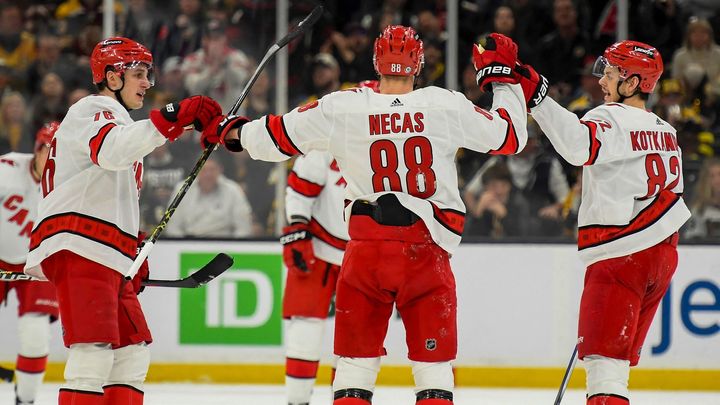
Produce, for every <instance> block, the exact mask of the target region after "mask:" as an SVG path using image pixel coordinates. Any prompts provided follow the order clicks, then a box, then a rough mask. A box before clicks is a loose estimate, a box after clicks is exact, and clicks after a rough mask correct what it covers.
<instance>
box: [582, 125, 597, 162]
mask: <svg viewBox="0 0 720 405" xmlns="http://www.w3.org/2000/svg"><path fill="white" fill-rule="evenodd" d="M580 123H581V124H583V125H585V126H586V127H587V128H588V135H589V137H590V150H589V151H588V160H587V162H585V163H583V166H589V165H592V164H594V163H595V161H596V160H597V158H598V154H599V153H600V147H601V146H602V144H601V143H600V140H599V139H598V138H597V123H595V122H592V121H583V120H580Z"/></svg>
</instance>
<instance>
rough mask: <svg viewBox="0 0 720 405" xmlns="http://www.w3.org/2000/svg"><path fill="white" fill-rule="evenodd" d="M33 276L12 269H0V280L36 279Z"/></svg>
mask: <svg viewBox="0 0 720 405" xmlns="http://www.w3.org/2000/svg"><path fill="white" fill-rule="evenodd" d="M36 280H37V279H36V278H35V277H33V276H28V275H27V274H25V273H18V272H14V271H7V270H0V281H36Z"/></svg>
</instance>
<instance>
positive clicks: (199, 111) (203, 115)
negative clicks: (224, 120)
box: [150, 96, 222, 141]
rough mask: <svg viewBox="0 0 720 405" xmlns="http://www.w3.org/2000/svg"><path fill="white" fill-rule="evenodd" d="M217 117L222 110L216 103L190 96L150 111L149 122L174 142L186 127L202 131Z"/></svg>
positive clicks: (208, 99)
mask: <svg viewBox="0 0 720 405" xmlns="http://www.w3.org/2000/svg"><path fill="white" fill-rule="evenodd" d="M219 115H222V108H221V107H220V104H218V103H217V101H215V100H213V99H211V98H210V97H206V96H192V97H188V98H186V99H183V100H182V101H180V102H179V103H170V104H166V105H165V106H164V107H163V108H160V109H155V110H152V111H150V121H152V123H153V124H154V125H155V127H156V128H157V130H158V131H160V133H161V134H162V135H163V136H164V137H166V138H167V139H169V140H171V141H174V140H175V139H177V138H178V137H179V136H180V135H182V133H183V132H184V131H185V128H186V127H188V126H190V125H192V126H193V127H195V129H196V130H198V131H202V130H203V129H205V128H207V127H208V124H209V123H210V121H212V119H213V118H215V117H217V116H219Z"/></svg>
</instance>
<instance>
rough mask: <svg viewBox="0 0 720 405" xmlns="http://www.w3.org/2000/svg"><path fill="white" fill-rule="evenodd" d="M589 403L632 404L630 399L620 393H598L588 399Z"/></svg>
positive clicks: (600, 404)
mask: <svg viewBox="0 0 720 405" xmlns="http://www.w3.org/2000/svg"><path fill="white" fill-rule="evenodd" d="M587 405H630V400H629V399H627V398H625V397H623V396H620V395H606V394H597V395H593V396H591V397H590V398H588V399H587Z"/></svg>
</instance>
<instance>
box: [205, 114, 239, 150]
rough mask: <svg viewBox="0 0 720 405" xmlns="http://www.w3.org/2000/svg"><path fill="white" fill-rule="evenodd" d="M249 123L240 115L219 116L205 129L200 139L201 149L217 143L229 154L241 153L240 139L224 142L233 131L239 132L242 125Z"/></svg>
mask: <svg viewBox="0 0 720 405" xmlns="http://www.w3.org/2000/svg"><path fill="white" fill-rule="evenodd" d="M248 122H250V120H249V119H248V118H247V117H243V116H240V115H221V116H219V117H215V118H214V119H213V120H212V122H210V124H209V125H208V126H207V128H205V130H204V131H203V133H202V137H201V138H200V145H201V146H202V148H203V149H205V148H207V147H208V146H209V145H211V144H215V143H219V144H221V145H225V147H226V148H227V150H229V151H231V152H241V151H242V150H243V148H242V144H241V143H240V137H239V136H238V139H228V140H226V139H225V137H227V135H228V133H229V132H230V131H231V130H233V129H237V130H238V135H239V131H240V129H241V128H242V126H243V125H245V124H246V123H248Z"/></svg>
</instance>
